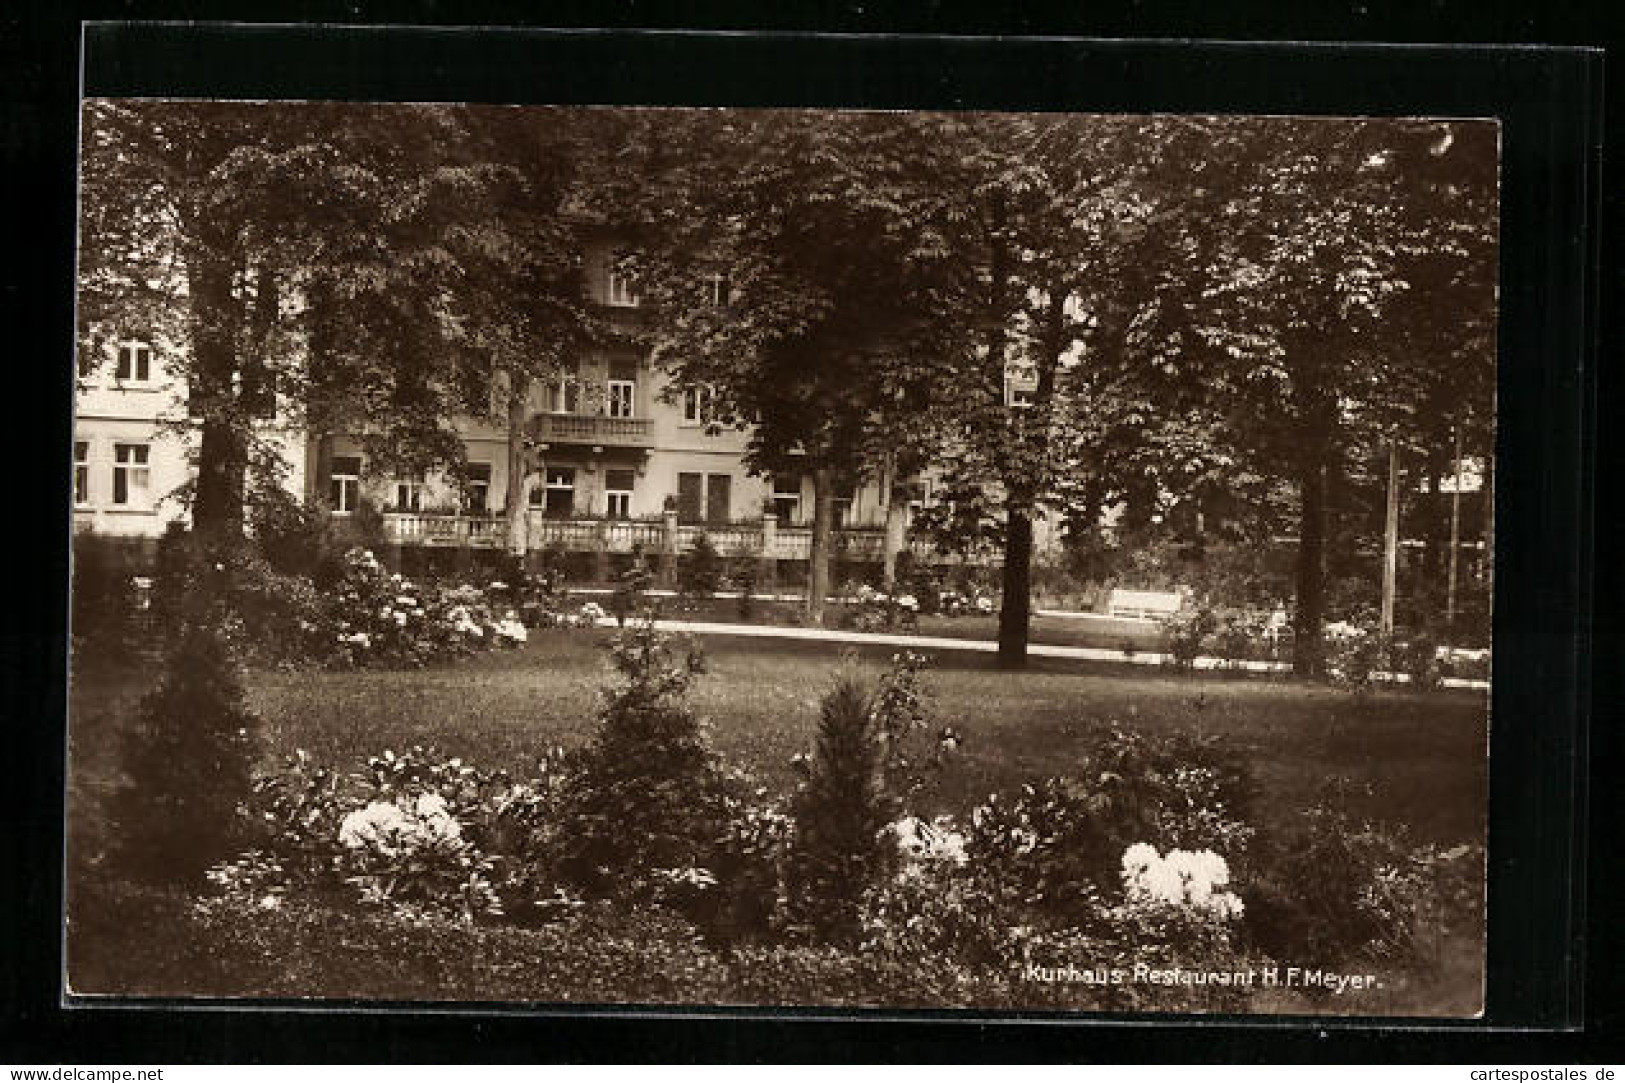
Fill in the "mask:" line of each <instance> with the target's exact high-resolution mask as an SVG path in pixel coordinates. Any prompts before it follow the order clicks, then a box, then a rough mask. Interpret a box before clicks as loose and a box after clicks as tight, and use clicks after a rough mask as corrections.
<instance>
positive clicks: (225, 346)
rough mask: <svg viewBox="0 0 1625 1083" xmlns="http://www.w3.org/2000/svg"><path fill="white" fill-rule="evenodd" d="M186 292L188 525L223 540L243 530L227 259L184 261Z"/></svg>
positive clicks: (234, 321)
mask: <svg viewBox="0 0 1625 1083" xmlns="http://www.w3.org/2000/svg"><path fill="white" fill-rule="evenodd" d="M187 287H188V292H189V294H190V296H191V340H192V341H191V346H192V365H193V369H192V375H193V384H192V393H193V394H194V395H196V396H198V399H199V401H198V405H200V406H201V409H200V410H198V411H196V412H198V413H200V414H201V417H202V424H201V428H202V433H201V438H200V441H199V446H198V473H197V494H196V498H195V499H194V501H193V503H192V526H193V528H194V529H195V530H197V532H198V533H200V534H207V535H214V536H217V537H221V538H224V539H226V540H236V539H239V538H241V537H242V536H243V524H244V519H245V514H244V508H243V499H244V489H245V485H244V482H245V478H246V476H247V470H248V440H247V434H246V432H245V431H244V426H245V425H246V418H244V417H242V416H241V415H240V412H239V411H238V410H237V408H236V407H237V403H236V389H235V387H234V384H235V376H236V373H237V350H236V344H237V330H238V325H239V322H240V318H241V315H242V312H241V307H240V305H239V304H238V302H237V299H236V298H235V297H234V296H233V294H232V288H231V287H232V272H231V265H230V263H229V262H227V261H226V260H225V259H222V258H219V257H215V256H210V255H205V256H204V257H203V258H200V259H195V260H193V261H192V263H191V264H190V266H189V267H188V272H187Z"/></svg>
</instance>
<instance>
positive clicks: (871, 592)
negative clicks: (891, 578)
mask: <svg viewBox="0 0 1625 1083" xmlns="http://www.w3.org/2000/svg"><path fill="white" fill-rule="evenodd" d="M856 597H857V602H856V604H854V605H851V606H849V607H848V608H847V610H846V612H845V613H844V614H842V624H843V625H844V626H846V627H850V628H852V629H853V630H854V631H858V632H899V631H900V632H912V631H915V630H917V629H918V628H919V613H920V609H921V606H920V602H919V599H917V598H915V597H914V595H912V594H895V595H893V594H885V593H883V592H881V591H878V590H875V589H874V588H873V587H871V586H869V585H868V584H867V583H865V584H864V585H863V586H861V587H859V588H858V590H857V595H856Z"/></svg>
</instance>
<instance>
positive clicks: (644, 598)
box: [609, 552, 654, 626]
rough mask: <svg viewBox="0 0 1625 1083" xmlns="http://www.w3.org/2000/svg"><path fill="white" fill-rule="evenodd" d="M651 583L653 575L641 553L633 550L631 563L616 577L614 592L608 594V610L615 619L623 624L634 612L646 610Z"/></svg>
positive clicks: (652, 582)
mask: <svg viewBox="0 0 1625 1083" xmlns="http://www.w3.org/2000/svg"><path fill="white" fill-rule="evenodd" d="M653 584H654V576H653V575H651V574H650V572H649V569H648V566H647V565H646V564H645V563H644V560H643V554H642V553H641V552H634V553H633V555H632V563H631V565H630V566H628V567H627V569H626V571H624V572H622V573H621V574H620V576H619V577H618V578H617V579H616V581H615V593H614V594H612V595H610V599H609V611H610V613H611V614H613V615H614V617H615V619H616V621H618V622H619V623H620V624H621V625H623V626H624V625H625V624H626V622H627V620H628V619H629V618H631V617H632V616H634V615H635V614H640V613H644V612H646V611H647V610H648V609H649V595H648V592H649V588H650V586H652V585H653Z"/></svg>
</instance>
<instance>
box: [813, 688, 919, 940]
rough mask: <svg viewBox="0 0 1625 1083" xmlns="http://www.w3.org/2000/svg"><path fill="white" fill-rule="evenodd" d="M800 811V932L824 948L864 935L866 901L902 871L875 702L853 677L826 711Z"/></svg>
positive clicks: (824, 705) (829, 699)
mask: <svg viewBox="0 0 1625 1083" xmlns="http://www.w3.org/2000/svg"><path fill="white" fill-rule="evenodd" d="M800 762H801V763H802V764H803V765H804V774H805V779H804V781H803V783H802V785H801V788H800V790H799V791H798V792H797V793H796V795H795V799H794V801H793V803H792V808H793V812H794V816H795V837H794V841H793V843H792V845H791V850H790V854H789V857H788V860H787V864H786V871H785V880H786V883H785V888H786V894H787V903H788V911H789V920H790V923H791V925H792V928H793V929H795V930H796V931H797V932H800V933H810V934H812V935H814V936H816V937H817V938H819V939H822V940H845V939H850V938H851V937H853V936H855V935H856V933H857V931H858V929H859V902H860V900H861V899H862V896H863V893H864V892H865V891H867V890H868V889H869V888H871V887H873V886H875V885H877V884H879V883H880V882H882V881H883V880H884V879H885V878H886V877H887V876H889V875H890V874H891V872H892V871H893V870H894V869H895V867H896V865H897V861H898V855H897V851H896V846H895V844H894V843H893V842H892V841H891V840H890V839H888V838H886V837H885V831H886V828H887V825H888V824H889V823H890V822H891V819H892V816H893V813H894V810H895V806H896V802H895V800H894V799H893V797H892V796H891V794H890V793H888V792H887V790H886V785H885V757H884V751H883V749H882V747H881V743H880V741H879V740H878V735H877V732H876V722H875V718H874V714H873V705H872V703H871V701H870V697H869V696H868V695H867V694H866V693H865V692H864V690H863V687H862V686H861V685H860V684H859V682H858V679H857V677H856V676H855V675H854V674H852V673H851V672H846V673H842V674H840V675H839V676H838V677H837V678H836V681H835V684H834V686H833V687H832V688H831V689H830V690H829V691H828V692H826V693H825V694H824V698H823V700H822V701H821V702H820V703H819V719H818V738H817V743H816V745H815V747H814V751H813V755H812V757H811V758H810V759H803V760H801V761H800Z"/></svg>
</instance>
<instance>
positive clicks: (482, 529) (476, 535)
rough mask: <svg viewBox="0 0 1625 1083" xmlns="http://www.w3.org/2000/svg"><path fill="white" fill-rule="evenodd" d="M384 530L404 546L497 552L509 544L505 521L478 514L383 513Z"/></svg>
mask: <svg viewBox="0 0 1625 1083" xmlns="http://www.w3.org/2000/svg"><path fill="white" fill-rule="evenodd" d="M384 529H385V530H386V531H388V533H389V536H390V538H391V539H392V540H393V541H397V542H400V543H401V544H403V545H435V546H469V547H472V548H475V549H498V548H501V547H502V546H504V545H506V544H507V541H508V524H507V523H506V522H505V521H503V520H501V519H493V518H489V517H487V516H481V515H436V514H426V513H422V512H415V511H386V512H385V513H384Z"/></svg>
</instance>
